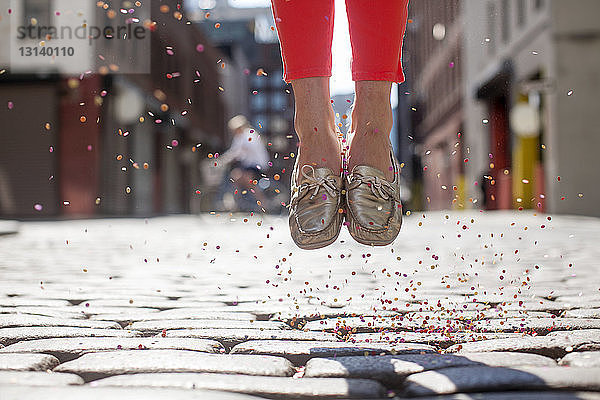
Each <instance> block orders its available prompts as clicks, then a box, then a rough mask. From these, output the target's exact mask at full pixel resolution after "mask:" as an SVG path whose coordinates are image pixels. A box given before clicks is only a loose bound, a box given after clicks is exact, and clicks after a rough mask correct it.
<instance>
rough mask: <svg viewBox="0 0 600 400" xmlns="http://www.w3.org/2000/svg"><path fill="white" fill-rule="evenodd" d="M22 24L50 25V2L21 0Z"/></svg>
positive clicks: (44, 0) (46, 0)
mask: <svg viewBox="0 0 600 400" xmlns="http://www.w3.org/2000/svg"><path fill="white" fill-rule="evenodd" d="M22 1H23V25H24V26H29V25H34V24H35V25H37V26H50V22H51V21H50V18H51V17H50V15H51V14H50V2H49V1H48V0H22Z"/></svg>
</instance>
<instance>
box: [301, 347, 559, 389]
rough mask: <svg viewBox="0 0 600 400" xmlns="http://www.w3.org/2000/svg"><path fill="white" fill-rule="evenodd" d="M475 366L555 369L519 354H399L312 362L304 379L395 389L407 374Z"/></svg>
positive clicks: (536, 357) (546, 361)
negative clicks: (370, 382)
mask: <svg viewBox="0 0 600 400" xmlns="http://www.w3.org/2000/svg"><path fill="white" fill-rule="evenodd" d="M476 365H487V366H494V367H513V366H525V365H529V366H556V362H555V361H554V360H553V359H551V358H548V357H543V356H539V355H536V354H522V353H493V354H492V353H471V354H461V355H452V354H401V355H384V356H367V357H365V356H352V357H337V358H334V359H332V358H313V359H311V360H309V361H308V363H307V364H306V368H305V370H304V376H306V377H339V378H367V379H376V380H381V381H383V382H386V383H388V384H391V385H395V386H397V385H399V384H401V383H402V381H403V379H404V378H405V377H406V376H408V375H410V374H414V373H418V372H423V371H429V370H435V369H441V368H450V367H463V366H476Z"/></svg>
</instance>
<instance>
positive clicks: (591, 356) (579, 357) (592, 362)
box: [560, 351, 600, 368]
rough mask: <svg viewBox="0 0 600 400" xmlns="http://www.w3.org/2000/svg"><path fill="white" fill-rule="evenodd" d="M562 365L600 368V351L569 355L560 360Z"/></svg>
mask: <svg viewBox="0 0 600 400" xmlns="http://www.w3.org/2000/svg"><path fill="white" fill-rule="evenodd" d="M560 365H566V366H569V367H581V368H593V367H594V368H595V367H598V368H600V351H584V352H581V353H569V354H567V355H566V356H564V357H563V358H562V360H560Z"/></svg>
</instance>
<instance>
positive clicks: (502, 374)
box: [403, 366, 600, 396]
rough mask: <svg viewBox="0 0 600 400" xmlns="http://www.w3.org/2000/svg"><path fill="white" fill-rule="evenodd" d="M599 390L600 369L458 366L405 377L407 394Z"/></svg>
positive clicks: (405, 393) (405, 391) (405, 392)
mask: <svg viewBox="0 0 600 400" xmlns="http://www.w3.org/2000/svg"><path fill="white" fill-rule="evenodd" d="M540 389H566V390H584V391H585V390H591V391H598V390H600V368H567V367H514V368H505V367H481V366H478V367H457V368H445V369H441V370H436V371H426V372H421V373H417V374H413V375H410V376H409V377H407V378H406V381H405V387H404V392H403V394H404V395H408V396H427V395H434V394H450V393H460V392H477V391H498V390H540Z"/></svg>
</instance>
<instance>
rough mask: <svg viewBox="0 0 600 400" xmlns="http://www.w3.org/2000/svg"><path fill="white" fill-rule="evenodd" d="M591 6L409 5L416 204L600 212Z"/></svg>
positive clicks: (519, 2)
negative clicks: (418, 183) (418, 175)
mask: <svg viewBox="0 0 600 400" xmlns="http://www.w3.org/2000/svg"><path fill="white" fill-rule="evenodd" d="M598 12H600V2H597V1H594V0H584V1H578V2H564V1H560V0H485V1H482V0H460V1H445V2H443V6H442V7H440V3H438V2H433V1H431V2H412V3H411V4H410V18H411V20H410V21H409V26H408V29H407V37H406V45H405V49H406V52H407V55H408V57H409V59H408V60H406V61H407V64H408V65H407V70H408V72H409V77H408V79H409V84H410V85H412V87H410V89H411V91H410V95H409V96H407V97H408V99H409V101H408V106H409V107H408V109H410V111H411V116H412V118H411V121H412V123H413V125H414V126H413V128H412V130H413V132H414V135H415V141H416V143H417V145H416V147H415V149H416V151H415V153H416V154H417V155H418V157H419V161H420V163H421V164H422V165H421V166H420V170H421V171H422V183H423V196H422V197H423V200H422V202H421V203H422V206H423V208H425V209H443V208H450V207H461V206H465V207H473V208H484V209H516V208H524V209H526V208H530V209H535V210H539V211H547V212H551V213H572V214H583V215H595V216H598V215H600V209H599V208H598V207H597V206H596V204H598V202H599V201H600V189H598V188H597V187H596V186H594V185H592V186H590V185H589V183H590V182H594V181H595V180H596V175H597V171H599V170H600V159H599V158H598V157H596V156H595V149H597V148H598V146H599V145H600V132H599V129H600V128H599V125H598V124H597V123H596V122H595V116H596V115H599V114H598V113H600V102H598V101H597V100H596V97H597V93H598V91H599V90H600V22H598V20H597V18H595V16H596V15H598Z"/></svg>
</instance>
